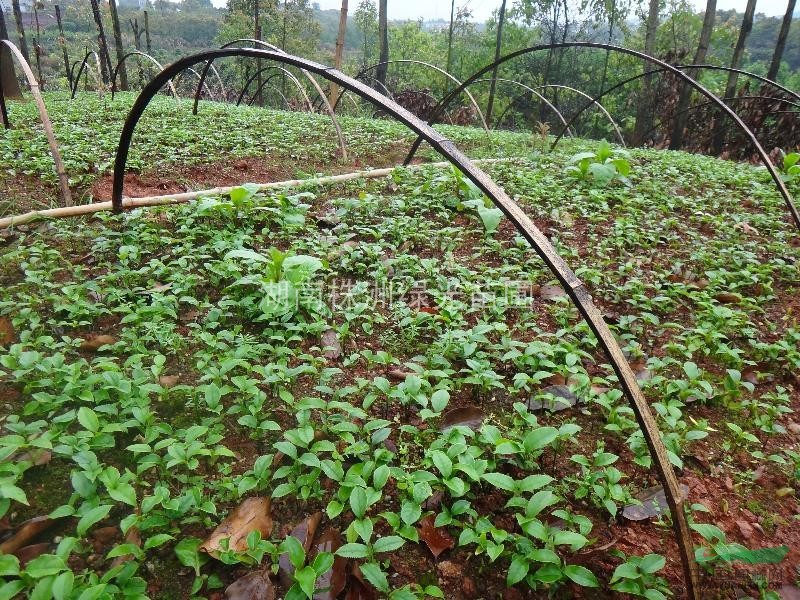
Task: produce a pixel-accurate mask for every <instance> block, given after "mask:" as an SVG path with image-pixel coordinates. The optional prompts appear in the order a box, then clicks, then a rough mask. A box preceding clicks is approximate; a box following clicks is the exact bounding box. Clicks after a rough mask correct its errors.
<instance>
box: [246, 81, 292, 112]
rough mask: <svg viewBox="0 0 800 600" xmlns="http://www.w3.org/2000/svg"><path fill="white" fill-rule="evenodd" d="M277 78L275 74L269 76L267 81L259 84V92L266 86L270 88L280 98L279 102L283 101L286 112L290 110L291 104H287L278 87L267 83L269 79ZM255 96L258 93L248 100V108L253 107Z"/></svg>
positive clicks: (287, 101)
mask: <svg viewBox="0 0 800 600" xmlns="http://www.w3.org/2000/svg"><path fill="white" fill-rule="evenodd" d="M277 76H278V74H277V73H275V74H274V75H270V76H269V77H267V79H266V80H265V81H263V82H262V83H261V87H260V88H259V90H263V89H264V88H265V87H266V86H269V87H270V88H272V90H273V91H274V92H275V93H276V94H278V96H280V97H281V100H283V103H284V105H285V106H286V110H292V105H291V103H290V102H289V99H288V98H287V97H286V96H285V95H284V93H283V92H282V91H281V88H279V87H278V86H277V85H275V84H274V83H269V81H270V79H274V78H275V77H277ZM257 94H258V92H256V94H254V95H253V97H252V98H250V101H249V102H248V103H247V105H248V106H252V105H253V101H254V100H255V96H256V95H257Z"/></svg>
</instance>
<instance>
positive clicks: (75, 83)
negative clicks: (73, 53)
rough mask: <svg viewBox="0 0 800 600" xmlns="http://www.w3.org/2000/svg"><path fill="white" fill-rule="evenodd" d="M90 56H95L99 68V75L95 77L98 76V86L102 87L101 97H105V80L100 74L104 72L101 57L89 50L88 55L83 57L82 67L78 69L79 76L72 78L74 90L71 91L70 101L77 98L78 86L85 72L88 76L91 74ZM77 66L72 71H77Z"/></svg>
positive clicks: (73, 65) (73, 66)
mask: <svg viewBox="0 0 800 600" xmlns="http://www.w3.org/2000/svg"><path fill="white" fill-rule="evenodd" d="M90 56H94V61H95V66H96V68H97V73H96V74H95V76H96V79H97V82H98V84H99V85H100V86H101V89H100V97H101V98H102V96H103V91H102V84H103V78H102V76H101V75H100V73H101V72H102V67H101V66H100V56H99V55H98V54H97V52H95V51H94V50H89V52H87V53H86V55H85V56H84V57H83V60H82V61H80V65H81V66H80V68H79V69H78V74H77V75H76V76H75V77H72V90H71V92H70V96H69V98H70V100H73V99H74V98H75V94H77V93H78V84H79V83H80V81H81V75H83V72H84V71H86V72H87V74H88V72H89V68H88V63H89V57H90ZM75 64H76V63H73V64H72V69H71V70H72V71H74V70H75ZM71 74H72V73H70V75H71Z"/></svg>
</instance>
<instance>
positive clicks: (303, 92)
mask: <svg viewBox="0 0 800 600" xmlns="http://www.w3.org/2000/svg"><path fill="white" fill-rule="evenodd" d="M275 69H277V70H278V71H280V72H282V73H283V74H284V75H286V76H287V77H288V78H289V79H290V80H291V82H292V83H294V85H295V87H296V88H297V90H298V91H299V92H300V96H301V97H302V98H303V101H304V102H305V104H306V106H307V107H308V110H309V112H313V110H314V107H313V106H312V104H311V100H309V98H308V94H306V90H305V89H304V88H303V86H302V84H301V83H300V80H299V79H297V77H295V76H294V74H293V73H291V72H290V71H288V70H287V69H284V68H283V67H278V66H276V65H270V66H268V67H264V68H263V69H259V70H258V71H256V72H255V73H253V74H252V75H251V76H250V78H249V79H248V80H247V82H246V83H245V84H244V86H243V87H242V92H241V93H240V94H239V97H238V98H237V99H236V106H239V105H240V104H241V103H242V100H243V99H244V97H245V95H246V94H247V90H248V89H249V88H250V84H252V83H253V81H255V80H256V78H257V77H258V76H259V75H262V74H263V73H265V72H266V71H270V70H275ZM265 84H266V82H262V84H261V87H264V85H265ZM281 95H283V94H281ZM256 96H258V91H256V93H255V94H254V95H253V97H252V98H251V100H250V102H248V104H252V102H253V100H252V99H253V98H255V97H256ZM284 100H285V98H284Z"/></svg>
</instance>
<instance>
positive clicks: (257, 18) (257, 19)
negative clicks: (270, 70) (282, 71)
mask: <svg viewBox="0 0 800 600" xmlns="http://www.w3.org/2000/svg"><path fill="white" fill-rule="evenodd" d="M253 29H254V33H253V37H255V38H256V39H257V40H260V39H261V2H260V0H256V2H255V6H254V7H253ZM256 85H257V86H258V87H257V88H256V103H257V104H258V105H259V106H264V94H263V92H262V90H261V88H262V87H264V84H263V78H262V75H261V59H260V58H257V59H256Z"/></svg>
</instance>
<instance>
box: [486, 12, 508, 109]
mask: <svg viewBox="0 0 800 600" xmlns="http://www.w3.org/2000/svg"><path fill="white" fill-rule="evenodd" d="M505 20H506V0H503V1H502V2H501V3H500V10H499V11H498V12H497V37H496V39H495V43H494V60H495V62H496V61H497V60H499V58H500V52H501V50H502V48H501V47H502V44H503V23H504V22H505ZM497 69H498V67H497V66H495V68H494V69H492V81H491V83H489V100H488V102H487V103H486V122H487V123H489V124H491V121H492V109H493V108H494V93H495V89H496V87H497Z"/></svg>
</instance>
